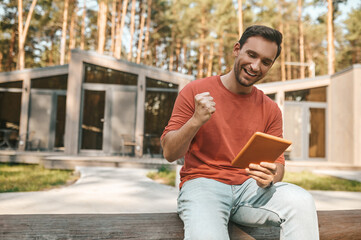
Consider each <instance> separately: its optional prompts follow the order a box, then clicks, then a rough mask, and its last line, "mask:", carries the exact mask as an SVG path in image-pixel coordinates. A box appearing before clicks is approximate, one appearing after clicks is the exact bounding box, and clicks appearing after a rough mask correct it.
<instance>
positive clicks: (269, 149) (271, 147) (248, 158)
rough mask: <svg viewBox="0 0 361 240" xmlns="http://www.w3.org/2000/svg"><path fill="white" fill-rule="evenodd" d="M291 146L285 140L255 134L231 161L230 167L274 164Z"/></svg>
mask: <svg viewBox="0 0 361 240" xmlns="http://www.w3.org/2000/svg"><path fill="white" fill-rule="evenodd" d="M291 144H292V142H290V141H288V140H286V139H283V138H279V137H275V136H272V135H269V134H266V133H262V132H256V133H254V134H253V136H252V137H251V138H250V139H249V140H248V142H247V143H246V145H245V146H244V147H243V148H242V150H241V151H240V152H239V153H238V155H237V156H236V157H235V158H234V159H233V161H232V166H234V167H239V168H248V165H249V164H250V163H256V164H259V163H261V162H274V161H275V160H276V159H277V158H278V157H279V156H280V155H281V154H282V153H283V152H284V151H286V149H287V148H288V147H289V146H290V145H291Z"/></svg>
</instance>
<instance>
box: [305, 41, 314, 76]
mask: <svg viewBox="0 0 361 240" xmlns="http://www.w3.org/2000/svg"><path fill="white" fill-rule="evenodd" d="M305 52H306V59H307V62H308V63H309V64H311V63H312V62H313V60H312V54H311V47H310V45H309V44H306V48H305ZM312 74H313V72H312V71H311V69H310V65H309V67H308V77H309V78H312V77H313V75H312Z"/></svg>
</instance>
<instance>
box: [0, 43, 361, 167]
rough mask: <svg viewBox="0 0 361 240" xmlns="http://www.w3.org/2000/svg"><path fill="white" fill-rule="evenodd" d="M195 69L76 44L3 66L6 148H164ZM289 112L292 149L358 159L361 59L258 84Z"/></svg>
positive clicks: (85, 152) (313, 156)
mask: <svg viewBox="0 0 361 240" xmlns="http://www.w3.org/2000/svg"><path fill="white" fill-rule="evenodd" d="M192 80H194V78H193V77H192V76H188V75H184V74H179V73H174V72H168V71H164V70H160V69H157V68H154V67H149V66H144V65H139V64H135V63H130V62H126V61H123V60H117V59H115V58H113V57H110V56H104V55H100V54H97V53H94V52H85V51H81V50H73V51H72V57H71V61H70V63H69V64H68V65H63V66H54V67H45V68H39V69H26V70H22V71H14V72H5V73H0V152H1V151H2V150H5V149H6V150H8V149H13V150H14V151H15V152H16V153H17V152H18V153H20V152H21V153H24V152H32V153H39V154H40V153H41V154H44V153H47V154H58V155H59V154H60V155H64V156H65V155H66V156H114V155H115V156H116V155H127V156H137V157H142V156H151V157H161V156H162V150H161V147H160V142H159V136H160V135H161V133H162V131H163V128H164V126H165V125H166V124H167V121H168V119H169V117H170V115H171V111H172V107H173V103H174V101H175V99H176V96H177V94H178V91H179V90H180V89H182V88H183V87H184V86H185V85H186V84H187V83H189V82H190V81H192ZM257 87H258V88H260V89H261V90H263V91H264V92H265V93H266V94H267V95H268V96H270V97H271V98H272V99H273V100H274V101H276V102H277V103H278V104H279V106H280V108H281V110H282V111H283V115H284V130H285V134H284V135H285V136H284V137H285V138H287V139H289V140H291V141H292V142H293V144H292V146H291V148H289V149H288V151H287V158H288V159H290V160H293V161H299V160H302V161H324V162H333V163H344V164H348V165H355V166H356V165H358V166H360V165H361V157H360V154H361V150H360V149H361V65H359V64H358V65H353V66H352V67H350V68H348V69H345V70H344V71H341V72H339V73H336V74H333V75H326V76H319V77H315V78H307V79H298V80H290V81H285V82H272V83H265V84H258V85H257Z"/></svg>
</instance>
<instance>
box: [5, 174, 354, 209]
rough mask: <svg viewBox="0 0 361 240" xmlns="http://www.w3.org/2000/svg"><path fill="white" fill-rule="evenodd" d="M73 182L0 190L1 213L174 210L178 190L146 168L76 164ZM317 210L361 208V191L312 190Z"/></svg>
mask: <svg viewBox="0 0 361 240" xmlns="http://www.w3.org/2000/svg"><path fill="white" fill-rule="evenodd" d="M77 170H78V171H79V172H80V173H81V178H80V179H79V180H78V181H77V182H76V183H75V184H73V185H70V186H67V187H62V188H57V189H52V190H49V191H42V192H25V193H1V194H0V214H47V213H49V214H51V213H52V214H54V213H55V214H56V213H59V214H69V213H136V212H148V213H150V212H175V211H176V199H177V193H178V190H177V189H176V188H174V187H170V186H166V185H162V184H159V183H156V182H154V181H152V180H150V179H149V178H147V177H146V174H147V172H148V171H149V169H135V168H110V167H78V168H77ZM311 194H312V195H313V196H314V198H315V201H316V207H317V209H319V210H339V209H361V192H357V193H351V192H331V191H311Z"/></svg>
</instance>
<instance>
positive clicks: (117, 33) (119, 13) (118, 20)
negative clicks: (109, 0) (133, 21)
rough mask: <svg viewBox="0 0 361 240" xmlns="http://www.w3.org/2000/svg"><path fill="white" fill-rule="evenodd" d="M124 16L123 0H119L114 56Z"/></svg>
mask: <svg viewBox="0 0 361 240" xmlns="http://www.w3.org/2000/svg"><path fill="white" fill-rule="evenodd" d="M121 16H122V0H119V4H118V7H117V18H116V27H115V36H114V49H113V56H115V55H116V54H115V52H116V48H117V39H118V35H119V32H120V22H121Z"/></svg>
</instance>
